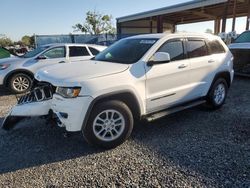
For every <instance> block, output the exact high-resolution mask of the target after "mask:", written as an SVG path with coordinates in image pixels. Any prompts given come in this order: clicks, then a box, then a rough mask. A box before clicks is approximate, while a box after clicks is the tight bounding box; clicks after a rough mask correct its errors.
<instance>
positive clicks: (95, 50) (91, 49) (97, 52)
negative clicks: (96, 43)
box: [89, 47, 99, 55]
mask: <svg viewBox="0 0 250 188" xmlns="http://www.w3.org/2000/svg"><path fill="white" fill-rule="evenodd" d="M89 50H90V51H91V53H92V54H93V55H97V54H99V51H98V50H97V49H95V48H92V47H89Z"/></svg>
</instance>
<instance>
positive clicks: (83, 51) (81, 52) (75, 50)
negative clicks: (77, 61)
mask: <svg viewBox="0 0 250 188" xmlns="http://www.w3.org/2000/svg"><path fill="white" fill-rule="evenodd" d="M89 55H90V54H89V52H88V50H87V48H86V47H80V46H70V47H69V57H79V56H89Z"/></svg>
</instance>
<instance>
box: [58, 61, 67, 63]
mask: <svg viewBox="0 0 250 188" xmlns="http://www.w3.org/2000/svg"><path fill="white" fill-rule="evenodd" d="M58 63H66V62H65V61H60V62H58Z"/></svg>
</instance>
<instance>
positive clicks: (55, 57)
mask: <svg viewBox="0 0 250 188" xmlns="http://www.w3.org/2000/svg"><path fill="white" fill-rule="evenodd" d="M40 57H43V58H44V59H39V57H38V58H37V59H36V61H37V62H36V63H34V64H32V69H33V70H34V72H36V71H37V70H38V69H40V68H43V67H46V66H50V65H55V64H58V63H66V50H65V47H64V46H61V47H55V48H52V49H49V50H47V51H45V52H44V53H43V54H41V55H40Z"/></svg>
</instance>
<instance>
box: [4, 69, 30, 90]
mask: <svg viewBox="0 0 250 188" xmlns="http://www.w3.org/2000/svg"><path fill="white" fill-rule="evenodd" d="M18 78H21V79H23V81H24V82H23V84H25V87H24V85H23V87H19V88H20V89H18V86H15V82H16V81H17V80H18ZM8 84H9V89H10V90H11V92H12V93H15V94H21V93H25V92H27V91H29V90H30V89H31V86H32V79H31V77H30V76H29V75H27V74H25V73H17V74H14V75H13V76H11V78H10V79H9V83H8Z"/></svg>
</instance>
